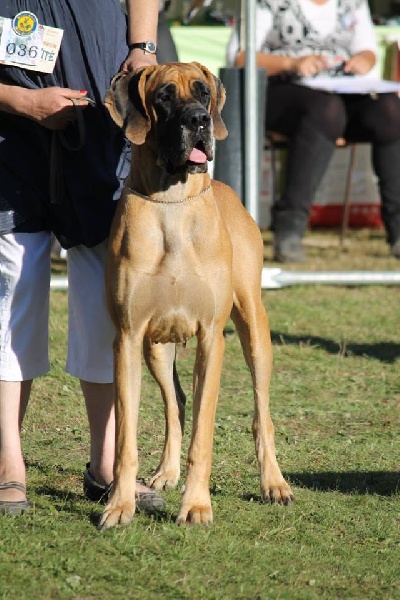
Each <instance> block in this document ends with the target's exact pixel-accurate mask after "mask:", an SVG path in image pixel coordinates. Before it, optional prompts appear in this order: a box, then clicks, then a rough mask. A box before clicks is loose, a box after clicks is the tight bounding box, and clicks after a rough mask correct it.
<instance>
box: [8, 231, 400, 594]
mask: <svg viewBox="0 0 400 600" xmlns="http://www.w3.org/2000/svg"><path fill="white" fill-rule="evenodd" d="M269 239H270V238H269V236H268V235H266V260H267V261H268V257H269V256H270V243H269ZM320 240H323V243H320ZM327 242H329V243H327ZM307 243H308V244H309V248H310V253H311V256H310V259H309V262H308V263H307V264H306V265H304V267H301V268H304V269H307V270H310V269H313V268H317V269H321V268H326V269H335V270H336V269H351V268H355V269H360V268H363V269H371V270H373V269H382V270H386V269H398V268H399V263H398V262H396V261H394V259H391V258H390V257H388V256H387V250H386V247H385V244H384V242H383V239H382V236H379V235H376V234H373V235H372V237H371V236H367V235H366V234H365V233H364V234H350V239H349V242H348V246H347V249H346V251H345V252H344V253H343V254H342V255H341V256H339V255H338V254H337V249H336V239H335V238H334V236H330V235H329V234H326V235H324V236H320V235H319V234H309V236H308V238H307ZM335 257H336V258H335ZM290 268H292V267H290ZM293 268H294V267H293ZM288 269H289V267H288ZM399 294H400V292H399V289H398V288H397V287H359V288H344V287H329V286H320V287H316V286H304V287H291V288H283V289H281V290H276V291H267V292H265V293H264V300H265V305H266V307H267V309H268V313H269V317H270V324H271V330H272V338H273V342H274V370H273V378H272V387H271V410H272V416H273V420H274V423H275V427H276V445H277V453H278V459H279V462H280V465H281V468H282V470H283V472H284V474H285V476H286V477H287V478H288V479H289V480H290V482H291V484H292V487H293V490H294V492H295V497H296V500H295V502H294V504H293V505H292V506H291V507H290V508H283V507H277V506H270V505H263V504H262V503H261V502H260V496H259V484H258V473H257V464H256V460H255V456H254V448H253V441H252V435H251V419H252V402H253V401H252V390H251V385H250V378H249V374H248V371H247V368H246V367H245V364H244V361H243V359H242V355H241V350H240V345H239V341H238V337H237V335H236V333H235V332H234V330H233V328H232V325H231V324H230V323H229V324H228V326H227V336H226V343H227V346H226V354H225V363H224V370H223V377H222V390H221V396H220V402H219V405H218V411H217V419H216V427H215V444H214V460H213V472H212V478H211V490H212V501H213V508H214V524H213V525H212V526H210V527H177V526H176V525H175V522H174V519H175V516H176V515H177V513H178V508H179V500H180V491H179V489H178V490H173V491H169V492H166V493H165V497H166V499H167V501H168V512H167V514H166V515H165V517H164V516H163V517H160V518H159V519H158V520H157V519H154V518H152V517H149V516H147V515H145V514H138V515H137V516H135V519H134V521H133V523H132V524H131V525H130V526H128V527H125V528H117V529H112V530H109V531H106V532H105V533H99V532H98V531H97V529H96V523H97V520H98V518H99V515H100V514H101V507H99V506H97V505H93V504H91V503H89V502H88V501H85V500H84V499H83V497H82V488H81V486H82V471H83V469H84V464H85V462H86V461H87V459H88V445H89V436H88V428H87V422H86V416H85V411H84V406H83V401H82V399H81V394H80V391H79V385H78V383H77V382H76V381H75V380H74V379H72V378H71V377H69V376H68V375H66V374H65V373H64V371H63V368H64V355H65V332H66V294H65V293H63V292H53V293H52V313H51V358H52V371H51V373H50V374H49V375H48V376H46V377H43V378H41V379H40V380H38V381H37V382H36V383H35V386H34V390H33V396H32V402H31V404H30V407H29V411H28V414H27V417H26V421H25V423H24V431H23V446H24V453H25V457H26V461H27V465H28V486H29V498H30V501H31V503H32V505H33V509H32V511H31V513H30V514H28V515H26V516H23V517H21V518H1V519H0V565H1V567H0V598H2V599H6V600H14V599H15V600H16V599H21V598H22V599H27V600H31V599H32V600H35V599H41V600H42V599H71V600H83V599H85V600H86V599H101V600H102V599H109V598H112V599H120V598H132V599H136V598H137V599H139V600H141V599H142V598H143V599H145V598H146V599H147V598H157V599H158V598H160V599H161V598H163V599H164V598H166V599H171V600H172V599H193V600H200V599H201V600H202V599H207V600H208V599H227V600H228V599H232V598H235V599H236V598H237V599H246V600H247V599H248V600H253V599H269V598H271V599H276V598H283V599H288V600H289V599H290V600H292V599H303V598H304V599H307V600H308V599H319V598H329V599H331V598H346V599H348V598H360V599H366V598H371V599H372V598H385V600H387V599H394V598H400V567H399V564H400V530H399V513H400V496H399V486H400V475H399V462H400V461H399V458H400V451H399V430H400V411H399V404H400V402H399V401H400V377H399V367H400V332H399V316H400V312H399V299H400V295H399ZM194 347H195V345H194V343H190V344H188V346H187V348H186V349H181V350H180V354H179V367H180V373H181V378H182V381H183V384H184V388H185V390H186V391H187V392H189V393H188V416H187V428H186V437H185V441H184V452H183V455H182V465H184V460H185V452H186V450H187V445H188V438H189V432H190V426H191V415H190V412H191V395H190V387H191V369H192V364H193V356H194ZM163 427H164V425H163V409H162V404H161V400H160V398H159V394H158V390H157V389H156V388H155V386H154V384H153V382H152V381H151V379H150V377H149V376H148V374H147V372H145V373H144V387H143V399H142V405H141V409H140V433H139V442H140V453H141V475H142V476H144V477H149V476H150V475H151V472H152V470H153V469H154V468H155V467H156V466H157V464H158V459H159V457H160V453H161V448H162V441H163Z"/></svg>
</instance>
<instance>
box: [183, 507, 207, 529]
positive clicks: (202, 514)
mask: <svg viewBox="0 0 400 600" xmlns="http://www.w3.org/2000/svg"><path fill="white" fill-rule="evenodd" d="M212 522H213V512H212V508H211V505H209V506H192V507H191V508H190V509H184V508H183V507H182V508H181V511H180V513H179V515H178V518H177V519H176V523H177V525H210V524H211V523H212Z"/></svg>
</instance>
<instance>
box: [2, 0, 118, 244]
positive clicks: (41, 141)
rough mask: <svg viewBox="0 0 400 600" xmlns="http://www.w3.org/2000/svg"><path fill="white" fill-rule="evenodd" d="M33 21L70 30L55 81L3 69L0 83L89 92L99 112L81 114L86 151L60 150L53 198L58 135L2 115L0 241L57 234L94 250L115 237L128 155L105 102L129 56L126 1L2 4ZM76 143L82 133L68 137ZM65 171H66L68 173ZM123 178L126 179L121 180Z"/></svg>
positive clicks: (6, 12)
mask: <svg viewBox="0 0 400 600" xmlns="http://www.w3.org/2000/svg"><path fill="white" fill-rule="evenodd" d="M25 10H27V11H30V12H32V13H34V14H35V15H36V16H37V18H38V20H39V23H42V24H44V25H49V26H52V27H59V28H61V29H63V30H64V35H63V39H62V43H61V49H60V53H59V56H58V59H57V62H56V66H55V69H54V71H53V73H52V74H44V73H39V72H36V71H30V70H27V69H25V70H24V69H21V68H18V67H13V66H12V67H10V66H6V65H2V64H0V81H3V82H6V83H8V82H10V83H13V84H15V85H19V86H23V87H26V88H43V87H49V86H61V87H68V88H72V89H76V90H87V92H88V96H89V97H90V98H92V99H93V100H94V101H95V102H96V107H95V108H93V107H90V106H88V107H87V108H86V109H85V110H83V111H82V113H83V117H84V123H85V129H86V137H85V144H84V146H83V147H82V148H81V149H80V150H76V151H72V150H67V149H66V148H64V147H62V146H61V147H60V152H61V159H60V160H59V161H58V169H57V177H58V179H60V178H61V181H62V184H63V185H62V186H61V191H60V194H59V196H58V197H56V198H54V197H50V191H49V189H50V170H51V169H50V165H51V158H50V148H51V139H52V135H53V134H52V132H51V131H49V130H48V129H46V128H44V127H42V126H40V125H38V124H37V123H34V122H33V121H31V120H29V119H26V118H24V117H18V116H13V115H10V114H7V113H5V112H1V111H0V233H8V232H10V231H23V232H33V231H40V230H51V231H53V232H54V233H55V235H56V236H57V238H58V239H59V240H60V242H61V243H62V245H63V246H64V247H70V246H73V245H77V244H84V245H86V246H94V245H96V244H98V243H100V242H101V241H103V240H104V239H105V238H106V237H107V236H108V233H109V229H110V224H111V220H112V217H113V214H114V209H115V200H114V198H115V197H116V195H117V190H118V188H119V183H120V182H119V179H118V176H117V174H118V173H119V171H120V170H121V164H124V162H126V161H124V160H122V161H121V157H123V156H124V148H125V152H126V145H125V140H124V138H123V135H122V133H121V131H120V130H119V129H118V128H117V126H116V125H115V124H114V123H113V121H112V120H111V118H110V116H109V114H108V111H107V109H106V108H105V107H104V105H103V99H104V95H105V92H106V89H107V87H108V86H109V83H110V80H111V78H112V76H113V75H114V74H115V73H117V72H118V70H119V69H120V66H121V64H122V62H123V61H124V59H125V58H126V55H127V52H128V49H127V44H126V16H125V14H124V12H123V11H122V9H121V7H120V2H119V0H56V1H55V0H2V1H1V2H0V16H2V17H7V18H13V17H14V16H15V15H16V14H17V13H19V12H21V11H25ZM65 134H66V136H67V137H68V138H69V139H71V141H72V142H74V140H76V137H77V129H76V125H75V124H73V125H70V126H69V127H68V128H67V130H65ZM61 167H62V168H61ZM119 175H121V176H123V175H124V173H122V174H121V173H119Z"/></svg>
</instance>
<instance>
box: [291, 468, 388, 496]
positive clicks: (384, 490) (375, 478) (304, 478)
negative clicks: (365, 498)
mask: <svg viewBox="0 0 400 600" xmlns="http://www.w3.org/2000/svg"><path fill="white" fill-rule="evenodd" d="M288 479H289V480H290V481H291V482H292V483H293V484H294V485H298V486H300V487H306V488H309V489H312V490H316V491H322V492H341V493H342V494H378V495H379V496H394V495H395V494H399V493H400V473H399V472H394V471H393V472H392V471H349V472H344V473H335V472H330V471H328V472H323V473H289V474H288Z"/></svg>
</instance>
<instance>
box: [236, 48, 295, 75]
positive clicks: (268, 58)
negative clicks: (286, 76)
mask: <svg viewBox="0 0 400 600" xmlns="http://www.w3.org/2000/svg"><path fill="white" fill-rule="evenodd" d="M245 62H246V54H245V52H239V53H238V55H237V57H236V60H235V64H236V66H237V67H243V66H244V64H245ZM295 62H296V59H295V58H293V57H291V56H281V55H278V54H274V55H272V54H266V53H265V52H257V66H258V67H260V68H261V69H266V71H267V73H268V75H278V74H279V73H290V72H292V71H295V70H296V67H295Z"/></svg>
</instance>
